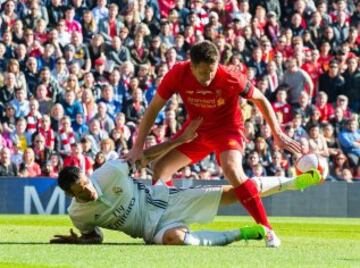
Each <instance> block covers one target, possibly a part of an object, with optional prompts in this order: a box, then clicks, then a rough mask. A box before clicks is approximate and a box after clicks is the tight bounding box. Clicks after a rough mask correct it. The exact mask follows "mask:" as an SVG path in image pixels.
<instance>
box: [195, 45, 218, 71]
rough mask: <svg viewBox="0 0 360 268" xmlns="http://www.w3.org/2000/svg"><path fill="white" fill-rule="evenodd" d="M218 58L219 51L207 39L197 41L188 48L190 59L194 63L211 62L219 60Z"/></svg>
mask: <svg viewBox="0 0 360 268" xmlns="http://www.w3.org/2000/svg"><path fill="white" fill-rule="evenodd" d="M219 58H220V57H219V51H218V49H217V48H216V46H215V44H214V43H212V42H210V41H208V40H205V41H201V42H198V43H196V44H195V45H194V46H193V47H192V48H191V49H190V59H191V63H193V64H194V65H197V64H200V63H207V64H213V63H215V62H217V61H219Z"/></svg>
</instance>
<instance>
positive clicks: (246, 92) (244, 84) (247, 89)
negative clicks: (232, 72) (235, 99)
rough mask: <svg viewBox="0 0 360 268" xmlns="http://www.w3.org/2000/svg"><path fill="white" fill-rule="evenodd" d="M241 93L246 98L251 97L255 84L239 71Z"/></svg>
mask: <svg viewBox="0 0 360 268" xmlns="http://www.w3.org/2000/svg"><path fill="white" fill-rule="evenodd" d="M238 88H239V94H240V96H241V97H243V98H245V99H251V98H252V95H253V92H254V85H253V84H252V83H251V82H250V81H249V80H248V79H247V78H246V76H245V75H244V74H242V73H240V72H239V73H238Z"/></svg>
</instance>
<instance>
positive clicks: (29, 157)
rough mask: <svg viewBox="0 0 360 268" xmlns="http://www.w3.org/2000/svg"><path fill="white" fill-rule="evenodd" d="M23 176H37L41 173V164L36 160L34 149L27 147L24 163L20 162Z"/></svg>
mask: <svg viewBox="0 0 360 268" xmlns="http://www.w3.org/2000/svg"><path fill="white" fill-rule="evenodd" d="M19 169H20V176H21V177H37V176H40V175H41V169H40V166H39V165H38V164H37V163H36V162H35V154H34V151H33V149H31V148H26V149H25V151H24V155H23V163H21V164H20V168H19Z"/></svg>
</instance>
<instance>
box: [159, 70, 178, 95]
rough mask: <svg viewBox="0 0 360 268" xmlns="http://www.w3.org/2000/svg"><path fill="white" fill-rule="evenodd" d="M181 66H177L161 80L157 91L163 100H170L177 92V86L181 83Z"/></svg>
mask: <svg viewBox="0 0 360 268" xmlns="http://www.w3.org/2000/svg"><path fill="white" fill-rule="evenodd" d="M179 67H180V66H179V65H175V66H174V67H173V68H172V69H171V70H170V71H168V72H167V73H166V74H165V76H164V78H163V79H162V80H161V82H160V85H159V87H158V89H157V93H158V94H159V95H160V97H161V98H163V99H165V100H168V99H170V97H171V96H172V95H173V94H174V93H175V92H176V91H177V84H178V83H179V79H180V78H179Z"/></svg>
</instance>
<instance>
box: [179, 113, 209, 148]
mask: <svg viewBox="0 0 360 268" xmlns="http://www.w3.org/2000/svg"><path fill="white" fill-rule="evenodd" d="M202 122H203V118H202V117H198V118H195V119H192V120H191V122H190V124H189V125H188V126H187V127H186V129H185V131H184V132H183V133H182V134H181V135H180V136H179V139H178V140H179V141H180V142H182V143H185V142H191V141H192V140H194V139H195V138H196V137H197V135H198V134H197V132H196V131H197V129H198V128H199V126H200V125H201V123H202Z"/></svg>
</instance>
